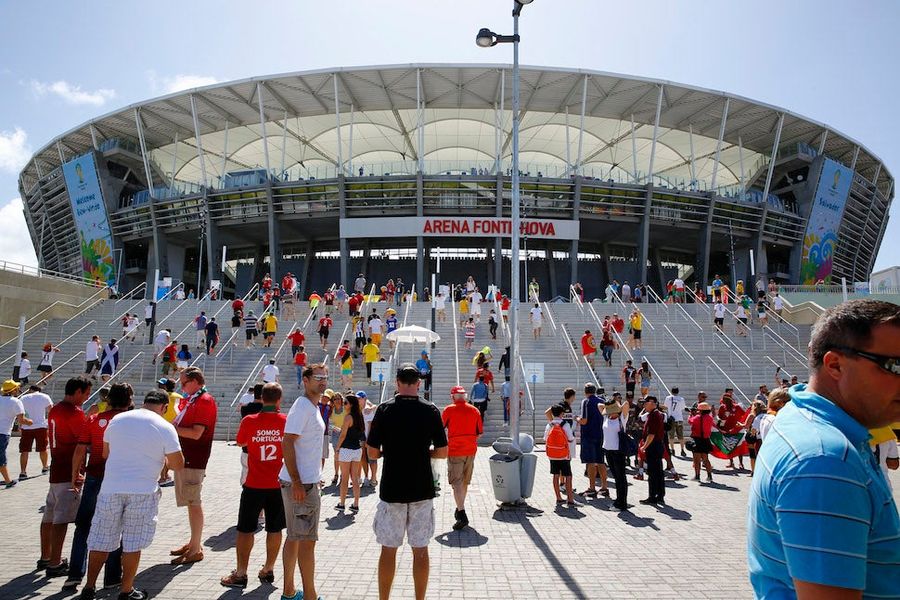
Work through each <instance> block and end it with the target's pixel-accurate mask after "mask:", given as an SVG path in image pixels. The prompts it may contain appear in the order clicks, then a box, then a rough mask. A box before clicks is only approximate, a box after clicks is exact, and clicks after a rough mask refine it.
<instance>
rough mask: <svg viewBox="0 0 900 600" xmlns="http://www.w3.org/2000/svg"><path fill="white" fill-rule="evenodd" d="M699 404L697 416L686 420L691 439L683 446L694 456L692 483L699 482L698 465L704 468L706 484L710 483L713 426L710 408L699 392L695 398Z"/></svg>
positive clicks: (702, 393) (704, 396)
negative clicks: (710, 439)
mask: <svg viewBox="0 0 900 600" xmlns="http://www.w3.org/2000/svg"><path fill="white" fill-rule="evenodd" d="M697 397H698V399H699V400H700V404H698V405H697V414H695V415H693V416H691V417H690V418H689V419H688V423H689V424H690V426H691V439H690V440H688V442H687V443H686V444H685V446H687V449H688V450H689V451H691V452H692V453H693V454H694V481H700V465H701V463H702V465H703V466H704V467H705V468H706V483H712V480H713V478H712V464H711V463H710V462H709V452H710V450H712V442H710V441H709V436H710V435H712V430H713V427H714V425H715V422H714V421H713V417H712V407H711V406H710V405H709V403H708V402H706V394H705V393H704V392H700V394H699V395H698V396H697Z"/></svg>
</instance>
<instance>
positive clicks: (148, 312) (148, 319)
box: [144, 302, 156, 327]
mask: <svg viewBox="0 0 900 600" xmlns="http://www.w3.org/2000/svg"><path fill="white" fill-rule="evenodd" d="M155 306H156V302H150V303H148V304H147V306H145V307H144V325H146V326H147V327H150V323H152V322H153V308H154V307H155Z"/></svg>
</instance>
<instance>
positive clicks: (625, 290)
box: [621, 281, 631, 302]
mask: <svg viewBox="0 0 900 600" xmlns="http://www.w3.org/2000/svg"><path fill="white" fill-rule="evenodd" d="M621 300H622V302H631V286H630V285H628V282H627V281H626V282H625V283H623V284H622V296H621Z"/></svg>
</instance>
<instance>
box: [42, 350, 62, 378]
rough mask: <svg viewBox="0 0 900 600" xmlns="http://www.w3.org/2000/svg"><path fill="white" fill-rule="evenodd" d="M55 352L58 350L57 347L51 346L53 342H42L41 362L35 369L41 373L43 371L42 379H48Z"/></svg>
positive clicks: (51, 371) (51, 370)
mask: <svg viewBox="0 0 900 600" xmlns="http://www.w3.org/2000/svg"><path fill="white" fill-rule="evenodd" d="M57 352H59V348H57V347H55V346H53V344H44V347H43V348H42V351H41V362H40V364H39V365H38V368H37V370H38V371H40V372H41V373H45V375H44V379H45V380H46V381H50V374H51V373H53V357H54V356H55V355H56V353H57Z"/></svg>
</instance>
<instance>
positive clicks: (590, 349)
mask: <svg viewBox="0 0 900 600" xmlns="http://www.w3.org/2000/svg"><path fill="white" fill-rule="evenodd" d="M581 354H582V356H584V357H585V358H586V359H587V361H588V364H589V365H591V368H592V369H593V368H594V357H596V356H597V343H596V342H595V341H594V336H593V334H592V333H591V330H590V329H585V330H584V335H583V336H581Z"/></svg>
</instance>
